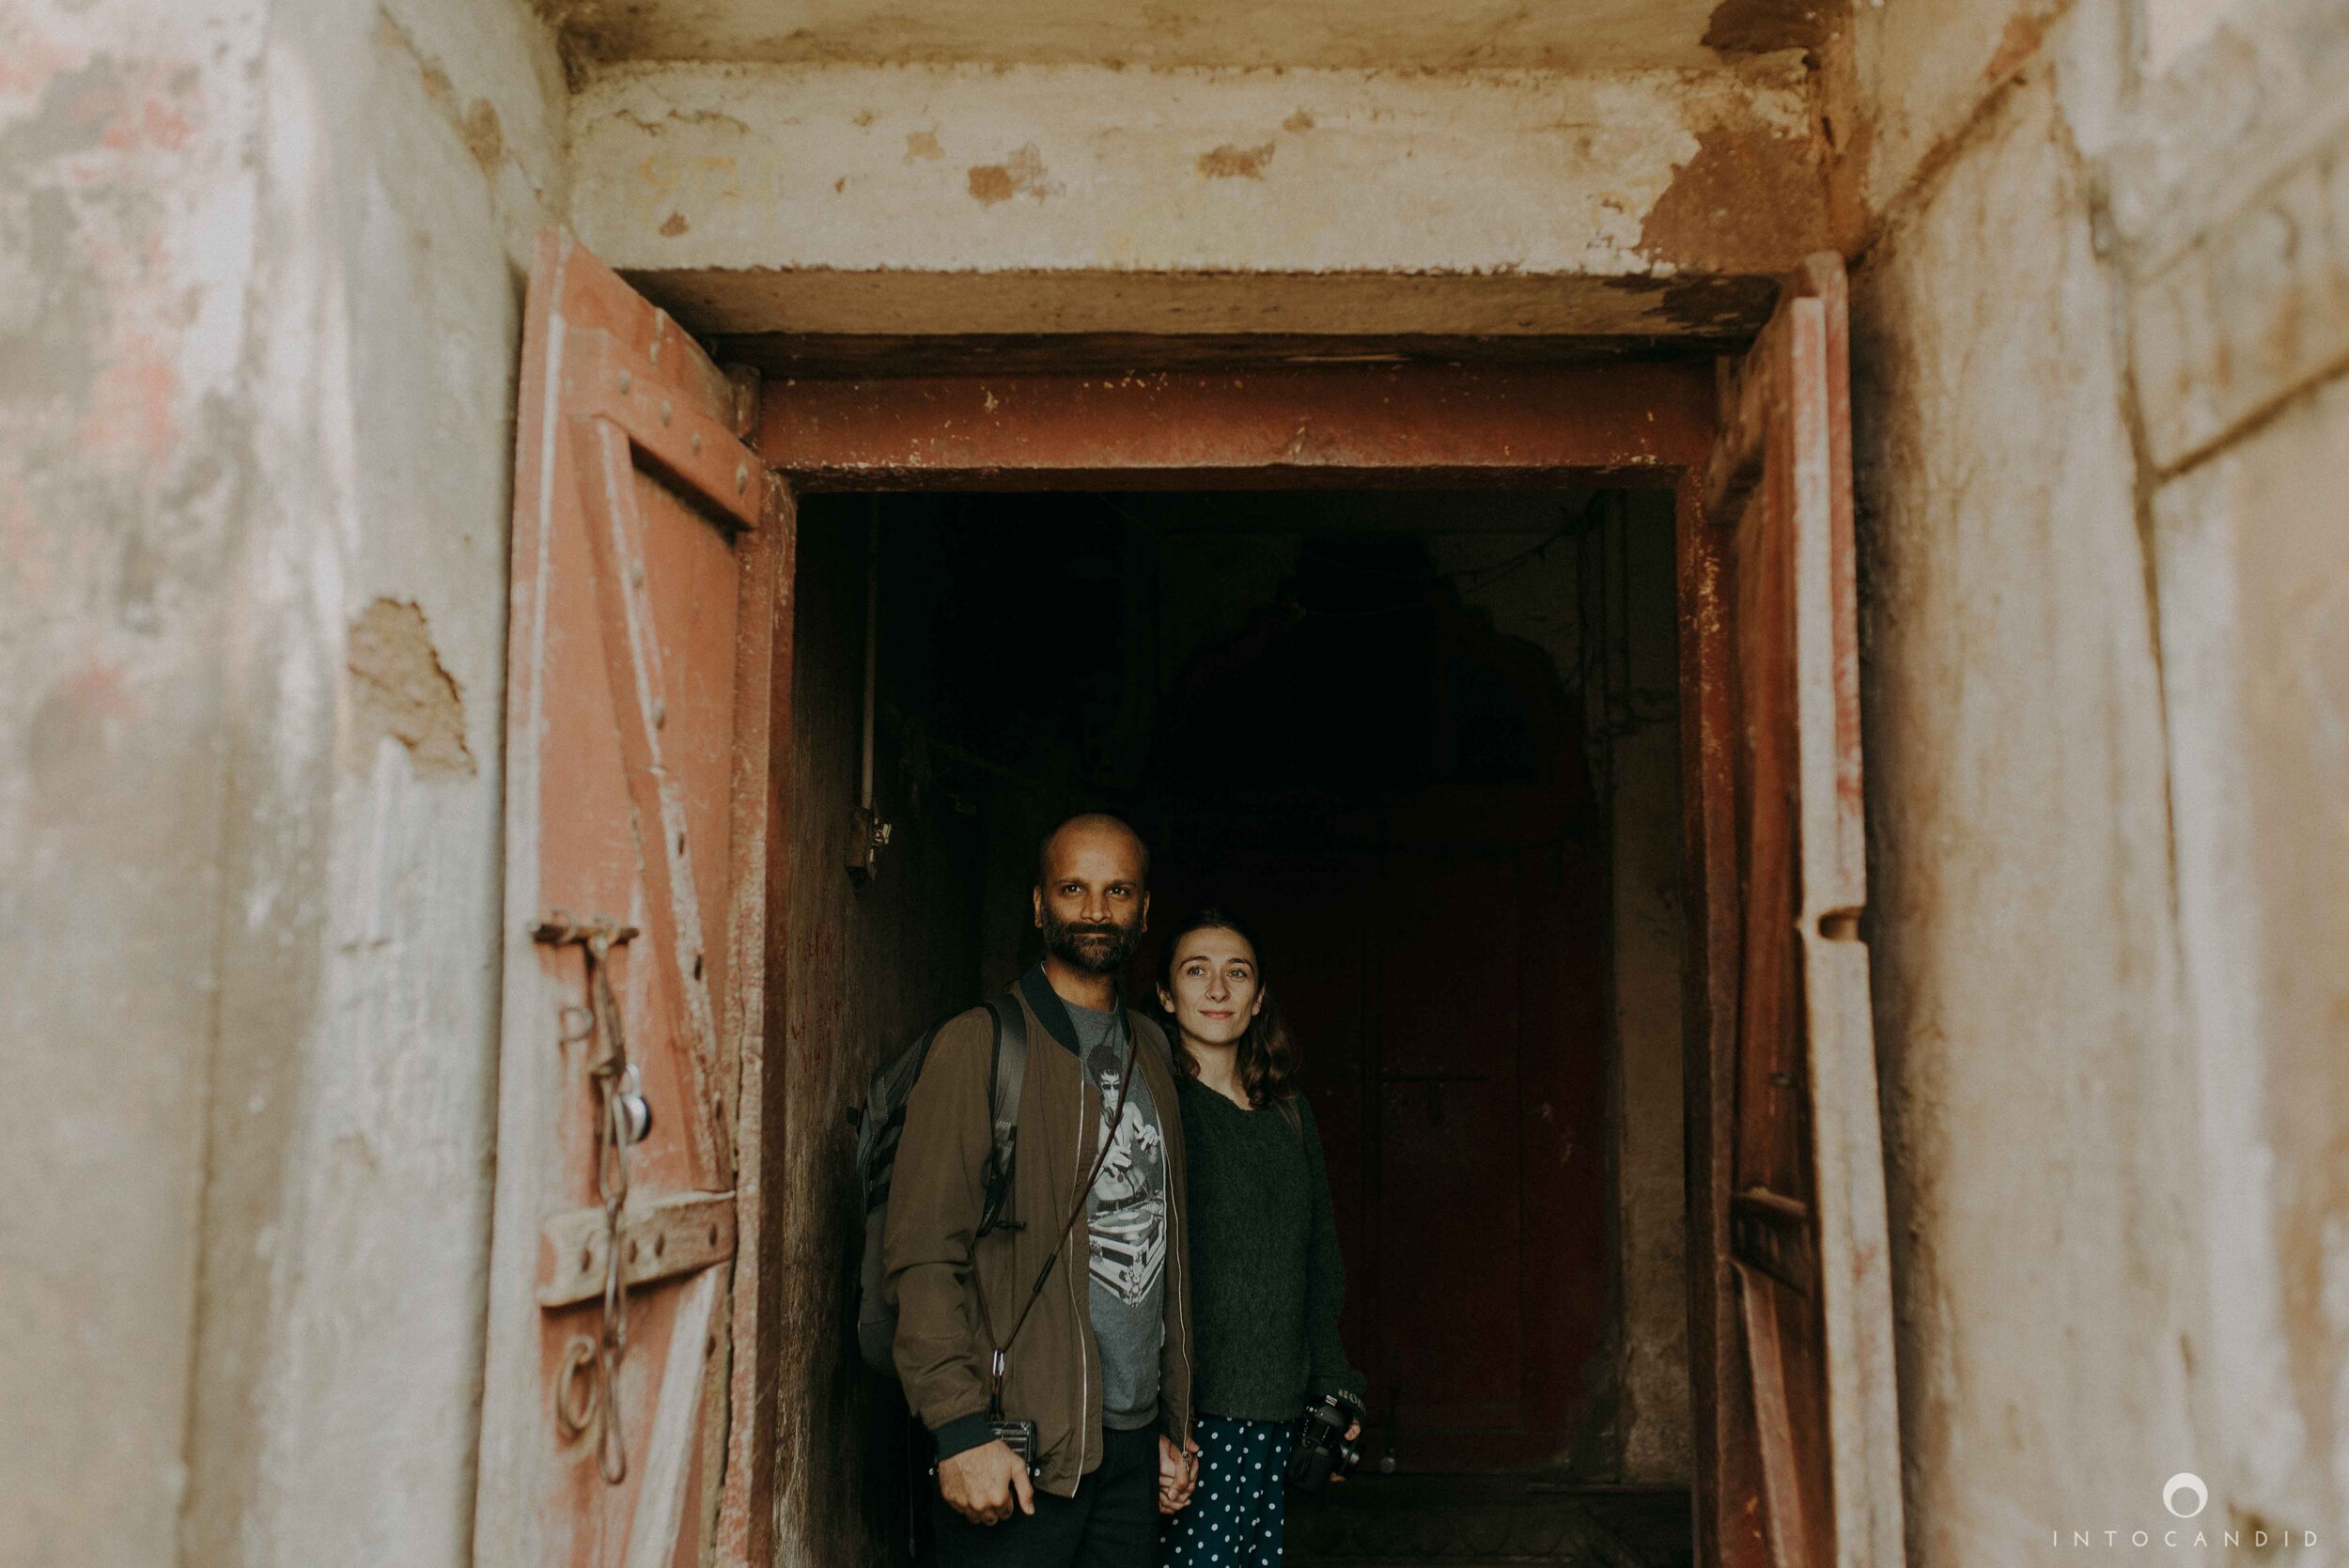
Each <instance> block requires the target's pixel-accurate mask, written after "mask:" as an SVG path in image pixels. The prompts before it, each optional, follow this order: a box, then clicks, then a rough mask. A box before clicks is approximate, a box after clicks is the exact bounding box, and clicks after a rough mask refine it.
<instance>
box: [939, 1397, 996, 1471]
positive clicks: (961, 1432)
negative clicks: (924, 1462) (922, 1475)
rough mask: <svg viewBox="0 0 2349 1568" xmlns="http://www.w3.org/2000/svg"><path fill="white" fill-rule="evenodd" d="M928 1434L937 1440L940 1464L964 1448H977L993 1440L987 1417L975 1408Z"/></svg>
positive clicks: (993, 1435)
mask: <svg viewBox="0 0 2349 1568" xmlns="http://www.w3.org/2000/svg"><path fill="white" fill-rule="evenodd" d="M930 1436H933V1437H935V1438H936V1439H937V1440H938V1458H939V1462H940V1463H941V1464H943V1463H944V1462H945V1461H947V1460H949V1459H952V1458H953V1457H954V1456H955V1455H956V1454H957V1453H961V1452H965V1451H966V1450H970V1449H974V1448H978V1447H980V1446H981V1445H983V1444H986V1443H991V1442H993V1441H994V1440H995V1433H994V1431H993V1429H991V1428H990V1427H989V1426H988V1424H987V1417H986V1416H984V1415H982V1414H981V1413H979V1412H978V1411H976V1410H973V1411H972V1412H971V1414H969V1415H967V1416H957V1417H956V1418H955V1419H954V1420H953V1421H948V1422H947V1423H946V1424H945V1425H944V1426H941V1427H940V1428H939V1429H938V1430H937V1431H936V1432H934V1433H932V1434H930Z"/></svg>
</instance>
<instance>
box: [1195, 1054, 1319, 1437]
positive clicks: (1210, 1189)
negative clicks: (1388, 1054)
mask: <svg viewBox="0 0 2349 1568" xmlns="http://www.w3.org/2000/svg"><path fill="white" fill-rule="evenodd" d="M1180 1086H1181V1090H1182V1105H1183V1147H1184V1154H1185V1156H1186V1159H1185V1165H1186V1167H1187V1185H1188V1187H1189V1188H1190V1269H1191V1273H1190V1305H1191V1346H1192V1349H1193V1351H1194V1359H1195V1363H1196V1366H1197V1371H1196V1373H1195V1374H1194V1377H1193V1381H1192V1385H1191V1395H1192V1401H1193V1403H1194V1405H1196V1407H1197V1408H1199V1409H1201V1410H1204V1411H1206V1413H1207V1414H1209V1415H1213V1416H1238V1417H1242V1418H1245V1419H1247V1420H1250V1421H1287V1420H1289V1419H1290V1418H1292V1417H1294V1416H1296V1415H1297V1414H1298V1413H1299V1411H1301V1410H1303V1409H1304V1408H1305V1402H1306V1400H1307V1398H1308V1397H1315V1398H1317V1397H1319V1396H1320V1395H1322V1394H1324V1393H1344V1394H1346V1395H1348V1396H1350V1397H1351V1398H1352V1399H1353V1400H1354V1402H1355V1403H1356V1404H1358V1405H1359V1404H1360V1403H1361V1399H1362V1392H1363V1382H1362V1375H1361V1374H1360V1373H1358V1372H1356V1371H1355V1370H1354V1369H1353V1368H1352V1367H1350V1366H1348V1365H1347V1364H1346V1351H1345V1349H1344V1348H1343V1347H1342V1346H1341V1345H1340V1344H1339V1343H1338V1308H1339V1307H1340V1306H1341V1305H1342V1304H1343V1303H1344V1301H1345V1299H1346V1265H1345V1262H1344V1260H1342V1259H1341V1258H1340V1257H1339V1256H1338V1231H1337V1224H1336V1221H1335V1220H1334V1219H1332V1218H1331V1216H1330V1177H1329V1174H1328V1172H1325V1171H1324V1170H1323V1169H1322V1164H1321V1134H1320V1132H1319V1131H1318V1130H1316V1129H1315V1126H1314V1113H1313V1111H1312V1110H1311V1109H1310V1108H1308V1107H1307V1106H1306V1104H1305V1100H1304V1096H1302V1095H1299V1096H1298V1098H1297V1099H1296V1101H1295V1102H1294V1103H1295V1104H1296V1106H1297V1108H1298V1110H1299V1112H1300V1115H1299V1123H1300V1124H1301V1126H1302V1128H1303V1136H1301V1137H1300V1136H1299V1129H1298V1127H1295V1126H1291V1125H1290V1123H1289V1119H1288V1118H1287V1117H1286V1116H1284V1115H1283V1114H1282V1112H1281V1110H1279V1108H1278V1107H1274V1106H1268V1107H1266V1108H1265V1109H1264V1110H1241V1109H1240V1108H1239V1107H1238V1106H1236V1105H1234V1104H1233V1103H1232V1102H1231V1101H1230V1100H1227V1099H1225V1098H1224V1097H1223V1096H1222V1095H1221V1094H1217V1093H1216V1092H1215V1091H1214V1090H1212V1089H1210V1088H1208V1087H1207V1086H1206V1085H1205V1084H1203V1083H1201V1082H1200V1081H1199V1080H1198V1079H1189V1078H1187V1079H1181V1080H1180Z"/></svg>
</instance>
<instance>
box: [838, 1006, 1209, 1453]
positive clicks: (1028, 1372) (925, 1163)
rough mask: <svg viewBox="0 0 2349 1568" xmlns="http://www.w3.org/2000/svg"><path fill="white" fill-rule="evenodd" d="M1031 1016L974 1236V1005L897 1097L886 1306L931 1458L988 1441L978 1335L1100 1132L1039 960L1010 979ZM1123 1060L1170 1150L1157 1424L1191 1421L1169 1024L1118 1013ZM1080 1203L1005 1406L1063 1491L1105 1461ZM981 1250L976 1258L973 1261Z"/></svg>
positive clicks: (1096, 1109) (1010, 1361)
mask: <svg viewBox="0 0 2349 1568" xmlns="http://www.w3.org/2000/svg"><path fill="white" fill-rule="evenodd" d="M1016 989H1017V991H1018V994H1019V1001H1020V1006H1021V1008H1022V1009H1023V1011H1024V1012H1025V1013H1026V1015H1027V1019H1026V1021H1027V1037H1028V1057H1027V1071H1026V1078H1025V1084H1024V1087H1023V1088H1022V1091H1021V1094H1020V1100H1019V1135H1018V1141H1017V1144H1016V1147H1017V1150H1018V1155H1017V1158H1016V1159H1015V1161H1014V1166H1013V1177H1012V1192H1011V1202H1010V1203H1009V1206H1008V1217H1009V1219H1011V1220H1012V1221H1013V1222H1014V1227H1013V1228H1005V1229H999V1230H996V1231H994V1232H992V1233H990V1234H988V1235H987V1236H986V1237H985V1238H983V1239H978V1240H976V1241H975V1243H974V1239H973V1238H974V1235H975V1233H976V1231H977V1229H978V1224H979V1212H980V1208H981V1205H982V1203H984V1200H985V1172H986V1165H987V1158H988V1152H989V1149H990V1147H991V1144H992V1136H991V1129H990V1126H989V1118H988V1104H987V1100H988V1083H989V1080H990V1079H991V1077H992V1071H993V1062H992V1057H993V1050H992V1045H993V1029H992V1026H991V1025H990V1023H989V1020H988V1012H987V1009H986V1008H984V1007H974V1008H972V1009H971V1010H970V1011H968V1012H966V1013H963V1014H960V1015H958V1016H957V1017H955V1018H953V1019H952V1020H950V1021H949V1022H948V1023H947V1024H946V1026H945V1027H944V1028H943V1029H941V1030H940V1031H939V1032H938V1036H937V1038H936V1039H935V1040H934V1041H933V1042H932V1043H931V1046H930V1054H929V1057H928V1060H927V1061H926V1063H924V1065H923V1068H922V1075H921V1078H920V1079H919V1080H918V1081H917V1082H916V1083H915V1084H914V1087H913V1092H912V1094H911V1095H910V1097H909V1098H908V1100H907V1102H906V1126H905V1132H904V1136H903V1137H902V1138H901V1139H900V1141H899V1142H898V1146H897V1160H896V1168H895V1171H894V1174H893V1175H892V1177H891V1180H890V1196H889V1222H888V1228H887V1231H886V1234H884V1236H883V1239H882V1266H883V1279H882V1290H883V1293H884V1294H885V1295H886V1296H887V1297H888V1299H889V1300H890V1301H891V1303H892V1304H893V1305H894V1306H895V1308H896V1309H897V1335H896V1341H895V1343H894V1354H895V1358H896V1363H897V1374H898V1376H899V1378H900V1379H901V1380H902V1381H903V1383H904V1386H905V1391H906V1399H907V1402H908V1403H909V1404H910V1405H911V1406H912V1408H913V1412H914V1414H915V1415H916V1416H917V1417H918V1418H919V1419H920V1420H921V1421H922V1423H923V1424H924V1425H925V1426H926V1427H927V1428H929V1430H930V1432H931V1433H932V1435H933V1436H935V1437H936V1439H937V1442H938V1452H939V1456H940V1457H941V1459H942V1458H946V1457H949V1456H951V1455H953V1454H956V1453H959V1452H962V1451H963V1450H965V1449H969V1448H974V1447H976V1446H978V1445H979V1444H980V1443H983V1442H986V1441H987V1440H988V1432H987V1429H986V1426H985V1425H984V1422H985V1420H986V1416H987V1411H988V1360H989V1354H988V1352H989V1348H990V1347H989V1344H988V1339H987V1333H986V1330H985V1328H984V1327H983V1326H982V1319H981V1314H980V1309H979V1293H980V1292H984V1293H985V1299H986V1304H987V1312H988V1314H989V1317H990V1318H991V1321H992V1326H993V1329H994V1332H995V1333H996V1334H998V1335H1009V1334H1010V1333H1011V1332H1012V1326H1013V1325H1014V1324H1015V1323H1017V1322H1019V1313H1020V1309H1021V1307H1022V1306H1023V1304H1024V1303H1025V1302H1026V1301H1027V1299H1028V1296H1029V1294H1030V1291H1031V1290H1032V1289H1033V1287H1034V1282H1035V1279H1036V1276H1037V1274H1038V1273H1039V1272H1040V1271H1041V1270H1042V1269H1043V1266H1044V1264H1045V1261H1046V1259H1047V1258H1048V1257H1050V1255H1051V1253H1052V1250H1053V1244H1054V1242H1055V1241H1056V1240H1059V1239H1060V1238H1061V1235H1062V1227H1063V1224H1064V1222H1065V1221H1066V1220H1067V1219H1068V1216H1069V1210H1070V1208H1071V1206H1072V1205H1074V1204H1078V1203H1082V1202H1083V1196H1084V1195H1083V1193H1082V1191H1081V1184H1082V1182H1083V1180H1084V1177H1085V1174H1086V1172H1089V1171H1090V1170H1091V1169H1092V1166H1093V1160H1094V1157H1095V1154H1096V1153H1097V1149H1098V1145H1099V1139H1100V1125H1101V1115H1102V1105H1101V1094H1100V1091H1099V1090H1098V1089H1097V1088H1096V1087H1095V1086H1094V1085H1093V1084H1092V1083H1091V1081H1090V1080H1089V1079H1088V1078H1087V1076H1086V1074H1085V1072H1084V1068H1083V1064H1082V1063H1081V1062H1080V1061H1079V1059H1078V1052H1077V1037H1076V1031H1075V1029H1074V1028H1073V1026H1072V1025H1071V1024H1070V1022H1069V1019H1068V1012H1067V1009H1066V1006H1065V1005H1063V1003H1062V1002H1061V1001H1060V998H1059V997H1058V996H1057V995H1056V994H1054V992H1053V991H1052V988H1051V986H1050V983H1049V982H1048V981H1047V980H1046V979H1045V977H1044V971H1043V970H1042V968H1041V966H1038V967H1037V968H1034V969H1032V970H1029V971H1028V972H1027V973H1026V974H1025V975H1023V976H1021V978H1020V981H1019V985H1018V986H1017V987H1016ZM1127 1025H1128V1035H1129V1037H1130V1038H1131V1039H1132V1041H1133V1043H1134V1050H1135V1056H1134V1072H1135V1073H1136V1074H1137V1075H1140V1076H1141V1077H1143V1079H1145V1080H1146V1081H1147V1082H1148V1084H1149V1088H1150V1093H1151V1097H1152V1099H1153V1100H1154V1101H1155V1102H1156V1104H1157V1108H1158V1114H1159V1121H1160V1124H1161V1128H1162V1131H1163V1134H1164V1138H1165V1147H1166V1151H1167V1203H1168V1212H1167V1223H1168V1238H1167V1239H1168V1250H1167V1277H1166V1289H1165V1296H1164V1299H1165V1314H1166V1316H1165V1337H1164V1340H1163V1343H1162V1345H1161V1348H1160V1351H1159V1421H1160V1424H1161V1426H1162V1428H1163V1429H1164V1430H1165V1431H1167V1432H1168V1433H1169V1434H1171V1435H1173V1436H1176V1437H1177V1438H1178V1439H1179V1438H1181V1437H1183V1436H1188V1435H1189V1433H1190V1385H1191V1344H1190V1244H1189V1239H1188V1229H1189V1227H1188V1217H1187V1214H1186V1210H1185V1186H1184V1163H1183V1133H1182V1120H1181V1117H1182V1112H1181V1108H1180V1107H1181V1101H1180V1095H1179V1094H1178V1092H1177V1090H1176V1088H1175V1075H1174V1071H1173V1058H1172V1055H1171V1053H1170V1051H1169V1049H1168V1047H1167V1043H1166V1036H1165V1034H1164V1032H1162V1031H1161V1030H1160V1029H1159V1026H1158V1025H1157V1024H1156V1023H1155V1022H1154V1021H1152V1020H1150V1019H1147V1018H1143V1017H1139V1016H1138V1015H1136V1014H1134V1013H1132V1012H1131V1011H1128V1014H1127ZM1089 1241H1090V1237H1089V1233H1088V1231H1087V1228H1086V1224H1085V1217H1084V1216H1083V1215H1082V1214H1081V1213H1080V1214H1079V1215H1078V1217H1077V1222H1076V1224H1075V1225H1074V1226H1072V1227H1069V1229H1068V1232H1067V1236H1066V1240H1065V1241H1063V1242H1062V1243H1061V1248H1060V1257H1059V1260H1058V1262H1057V1263H1055V1264H1054V1265H1053V1267H1052V1272H1051V1274H1050V1278H1049V1279H1048V1280H1047V1281H1046V1283H1045V1287H1044V1291H1043V1294H1042V1295H1040V1296H1037V1297H1036V1300H1035V1306H1034V1310H1033V1311H1032V1312H1030V1313H1029V1314H1028V1319H1027V1323H1026V1326H1025V1327H1022V1328H1021V1329H1020V1330H1019V1337H1018V1339H1017V1341H1016V1342H1015V1343H1013V1344H1012V1346H1011V1349H1010V1353H1009V1355H1008V1356H1007V1358H1006V1361H1005V1373H1006V1375H1005V1380H1004V1395H1003V1413H1004V1415H1005V1416H1007V1417H1010V1418H1013V1419H1021V1418H1025V1419H1029V1420H1033V1421H1034V1422H1035V1423H1036V1475H1035V1481H1036V1484H1038V1485H1039V1486H1041V1487H1043V1489H1044V1490H1046V1491H1048V1492H1050V1493H1052V1494H1054V1495H1056V1496H1059V1497H1071V1496H1074V1495H1075V1493H1076V1490H1077V1484H1078V1482H1079V1481H1080V1480H1081V1478H1082V1477H1083V1476H1084V1475H1086V1474H1087V1473H1088V1472H1090V1471H1091V1470H1092V1469H1093V1468H1094V1467H1095V1466H1097V1465H1098V1464H1099V1463H1100V1461H1101V1362H1100V1351H1099V1348H1098V1346H1097V1344H1096V1343H1095V1341H1094V1335H1093V1322H1092V1298H1091V1291H1090V1285H1089V1271H1088V1266H1087V1259H1088V1256H1089ZM974 1251H975V1256H974Z"/></svg>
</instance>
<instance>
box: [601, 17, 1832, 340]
mask: <svg viewBox="0 0 2349 1568" xmlns="http://www.w3.org/2000/svg"><path fill="white" fill-rule="evenodd" d="M1806 82H1807V78H1806V76H1805V75H1804V73H1803V70H1802V69H1801V66H1800V63H1799V61H1798V60H1797V59H1793V58H1790V57H1788V56H1786V55H1783V54H1779V55H1770V56H1765V57H1758V58H1755V59H1751V60H1747V61H1743V62H1740V63H1737V64H1735V65H1734V66H1725V67H1723V68H1722V69H1720V70H1712V71H1706V72H1682V71H1664V70H1644V71H1621V72H1615V73H1610V74H1574V73H1569V72H1557V71H1551V72H1541V71H1452V72H1443V73H1406V72H1393V71H1378V70H1138V69H1137V70H1128V69H1122V68H1118V67H1113V66H1110V65H1091V66H1084V65H1061V66H1008V67H988V66H976V65H970V66H845V65H844V66H743V65H631V66H622V67H614V68H611V69H609V70H604V71H602V72H600V73H599V74H597V75H596V76H594V77H593V78H591V79H590V81H589V82H588V84H587V85H585V86H584V87H583V89H582V91H581V94H580V96H579V99H578V101H577V103H576V105H575V107H574V110H573V114H572V153H571V168H572V172H573V199H574V221H575V223H576V225H577V226H578V228H579V231H580V235H581V237H582V238H583V240H584V241H586V242H587V244H588V245H589V246H590V247H591V248H592V249H594V250H595V251H596V252H597V253H598V254H599V255H600V256H603V257H604V258H605V259H606V260H607V261H609V262H611V263H612V264H613V265H614V266H615V267H618V268H620V269H621V270H622V271H624V272H630V273H631V274H632V275H635V276H637V277H638V278H639V279H640V280H641V281H643V282H644V284H645V285H646V287H650V288H652V289H653V290H654V291H655V292H656V293H657V294H659V295H660V297H661V299H662V300H663V301H664V302H665V303H669V304H670V305H671V306H672V308H674V309H676V310H677V311H678V312H679V314H680V317H681V318H683V319H686V320H688V321H690V322H692V323H695V324H699V325H703V326H706V327H708V328H712V329H722V330H734V331H819V332H886V333H920V332H940V333H955V332H958V333H972V332H1048V331H1093V332H1103V331H1151V332H1176V331H1185V332H1234V331H1279V332H1365V331H1375V332H1384V333H1400V332H1488V333H1524V332H1529V331H1532V332H1549V333H1655V332H1672V331H1682V332H1686V331H1688V330H1691V329H1692V328H1705V327H1708V326H1709V327H1718V325H1719V323H1718V321H1716V319H1715V315H1716V313H1717V312H1718V311H1719V309H1720V308H1721V297H1720V296H1719V295H1718V294H1716V293H1709V292H1706V291H1705V290H1703V289H1702V288H1674V287H1672V285H1673V284H1674V282H1675V281H1677V280H1683V279H1685V278H1686V277H1687V276H1688V275H1689V274H1696V273H1702V274H1715V273H1727V274H1738V275H1747V276H1752V277H1763V278H1766V277H1773V276H1775V275H1777V274H1778V273H1780V272H1783V271H1784V270H1785V269H1786V268H1787V267H1789V266H1791V265H1792V263H1793V262H1794V261H1795V260H1796V259H1797V258H1798V257H1799V256H1801V255H1802V254H1803V253H1804V252H1805V251H1806V250H1807V249H1810V248H1813V247H1815V246H1816V245H1817V244H1818V243H1819V241H1820V239H1821V237H1822V235H1823V234H1824V232H1825V230H1824V227H1823V223H1824V212H1825V207H1824V199H1825V187H1824V184H1823V181H1822V178H1821V170H1820V166H1819V162H1818V158H1817V154H1816V150H1815V147H1814V145H1813V141H1812V132H1811V123H1810V107H1809V100H1808V98H1807V96H1806V92H1805V85H1806ZM1087 273H1091V274H1095V275H1094V276H1092V277H1091V278H1089V279H1088V278H1086V277H1084V276H1083V274H1087ZM1381 274H1398V275H1390V276H1381ZM1414 274H1416V275H1419V281H1418V282H1416V283H1415V282H1414V281H1413V276H1412V275H1414ZM1429 274H1440V275H1441V276H1442V278H1443V279H1444V281H1445V284H1446V287H1441V288H1431V287H1426V276H1427V275H1429ZM1283 280H1286V281H1285V282H1283ZM1764 292H1765V294H1766V290H1765V291H1764ZM1732 325H1733V326H1734V325H1735V323H1734V321H1733V323H1732Z"/></svg>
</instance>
